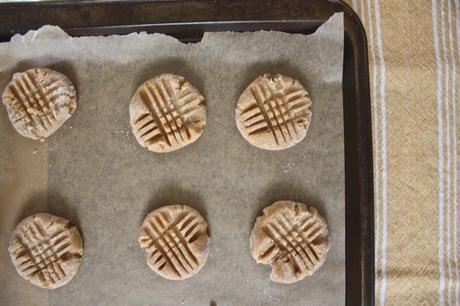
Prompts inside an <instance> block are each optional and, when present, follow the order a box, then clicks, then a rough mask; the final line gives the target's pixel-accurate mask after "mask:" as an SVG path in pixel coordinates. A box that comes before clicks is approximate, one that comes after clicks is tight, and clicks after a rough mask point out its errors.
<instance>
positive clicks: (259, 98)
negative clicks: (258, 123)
mask: <svg viewBox="0 0 460 306" xmlns="http://www.w3.org/2000/svg"><path fill="white" fill-rule="evenodd" d="M250 92H251V94H252V97H253V98H254V101H255V102H256V104H257V107H258V108H259V110H260V112H261V114H262V116H263V117H264V119H265V121H266V122H267V126H268V128H269V129H270V131H271V132H272V134H273V137H274V139H275V142H276V144H279V140H278V136H277V135H276V131H275V128H274V126H273V124H272V121H271V118H270V115H269V114H268V113H267V111H266V109H265V107H264V102H265V95H264V93H263V91H262V89H261V88H260V86H259V85H257V84H255V85H253V86H252V87H251V88H250Z"/></svg>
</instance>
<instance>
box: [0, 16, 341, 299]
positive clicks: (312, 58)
mask: <svg viewBox="0 0 460 306" xmlns="http://www.w3.org/2000/svg"><path fill="white" fill-rule="evenodd" d="M342 58H343V19H342V15H341V14H337V15H335V16H333V17H332V18H331V19H330V20H329V21H328V22H327V23H325V24H324V25H323V26H321V27H320V28H319V29H318V30H317V31H316V33H314V34H312V35H309V36H305V35H293V34H286V33H279V32H254V33H249V32H248V33H231V32H222V33H206V34H205V35H204V37H203V40H202V41H201V42H200V43H196V44H182V43H180V42H179V41H177V40H176V39H175V38H172V37H169V36H165V35H161V34H153V35H148V34H145V33H140V34H137V33H133V34H130V35H126V36H110V37H81V38H72V37H68V36H67V34H65V33H64V32H63V31H62V30H60V29H59V28H57V27H50V26H46V27H43V28H41V29H39V30H38V31H31V32H29V33H27V34H26V35H24V36H15V37H13V39H12V41H11V42H10V43H2V44H0V88H1V89H3V88H4V87H5V86H6V84H7V82H8V81H9V80H10V79H11V77H12V74H13V73H14V72H17V71H24V70H26V69H29V68H32V67H40V66H46V67H49V68H52V69H55V70H58V71H60V72H62V73H64V74H66V75H67V76H68V77H69V78H70V79H71V80H72V81H73V82H74V84H75V86H76V88H77V92H78V95H79V100H78V109H77V111H76V113H75V114H74V115H73V117H72V118H71V119H69V120H68V121H67V122H66V123H65V124H64V126H63V127H62V128H61V129H59V130H58V131H57V132H56V133H55V134H54V135H52V136H51V137H50V138H49V139H47V140H46V141H45V142H44V143H40V142H37V141H32V140H28V139H26V138H23V137H21V136H20V135H19V134H18V133H16V132H15V131H14V129H13V127H12V125H11V124H10V122H9V120H8V117H7V114H6V111H5V109H4V107H3V106H2V107H1V110H0V138H1V147H0V166H1V174H0V212H1V214H0V230H1V232H0V269H1V270H0V283H1V284H2V285H1V286H0V300H1V303H0V304H2V305H182V304H183V305H197V306H198V305H210V304H211V305H219V306H220V305H343V304H344V299H345V197H344V193H345V192H344V185H345V183H344V139H343V138H344V133H343V121H342ZM164 72H171V73H176V74H180V75H183V76H184V77H185V78H186V79H188V80H189V81H190V82H191V83H192V84H193V85H195V86H196V87H197V88H198V89H200V90H201V92H202V93H203V95H204V96H205V98H206V103H207V105H208V123H207V126H206V128H205V130H204V134H203V135H202V137H201V138H200V139H198V141H197V142H195V143H194V144H192V145H189V146H187V147H186V148H184V149H181V150H179V151H175V152H173V153H168V154H155V153H151V152H148V151H147V150H146V149H144V148H142V147H141V146H140V145H138V144H137V142H136V140H135V138H134V136H133V134H132V133H131V131H130V126H129V114H128V104H129V100H130V97H131V96H132V94H133V93H134V91H135V89H136V88H137V86H138V85H139V84H141V83H142V82H143V81H145V80H147V79H149V78H151V77H153V76H155V75H157V74H159V73H164ZM265 72H271V73H283V74H286V75H289V76H291V77H294V78H296V79H298V80H299V81H300V82H301V83H302V84H303V85H304V86H305V87H306V89H307V90H308V91H309V92H310V93H311V99H312V101H313V107H312V111H313V117H312V122H311V125H310V129H309V132H308V135H307V137H306V139H305V140H304V141H303V142H301V143H300V144H298V145H296V146H295V147H293V148H291V149H289V150H285V151H279V152H270V151H264V150H260V149H257V148H255V147H252V146H250V145H249V144H248V143H247V142H246V141H245V140H244V139H243V138H242V137H241V135H240V134H239V132H238V131H237V128H236V125H235V122H234V109H235V106H236V103H237V100H238V97H239V94H240V93H241V92H242V91H243V90H244V88H245V87H246V86H247V85H248V84H249V83H250V82H251V81H252V80H253V79H255V78H256V77H257V76H259V75H260V74H262V73H265ZM281 199H288V200H296V201H300V202H304V203H307V204H309V205H314V206H315V207H317V208H318V209H319V211H320V212H321V213H322V214H323V215H324V216H325V217H326V218H327V222H328V225H329V230H330V243H331V248H330V251H329V254H328V256H327V259H326V262H325V264H324V266H323V267H322V268H321V269H320V270H318V271H317V272H316V273H315V274H314V276H313V277H310V278H307V279H305V280H303V281H300V282H297V283H295V284H292V285H282V284H276V283H272V282H270V280H269V273H270V268H269V267H268V266H263V265H258V264H256V262H255V261H254V259H253V258H252V257H251V255H250V252H249V234H250V231H251V229H252V226H253V223H254V221H255V218H256V216H257V215H259V214H261V210H262V208H263V207H265V206H268V205H270V204H272V203H273V202H274V201H275V200H281ZM177 203H181V204H187V205H190V206H192V207H194V208H195V209H197V210H198V211H200V212H201V214H202V215H203V216H204V217H205V218H206V219H207V221H208V223H209V233H210V236H211V253H210V256H209V258H208V261H207V263H206V265H205V266H204V268H203V269H202V270H201V271H200V272H199V273H198V274H197V275H196V276H194V277H193V278H190V279H188V280H185V281H180V282H174V281H169V280H165V279H163V278H161V277H160V276H158V275H156V274H155V273H154V272H152V271H151V270H150V269H149V268H148V266H147V265H146V263H145V253H144V251H143V250H141V249H140V248H139V246H138V244H137V235H138V232H139V227H140V225H141V223H142V220H143V218H144V217H145V215H146V214H147V213H148V212H150V211H151V210H153V209H155V208H157V207H160V206H163V205H168V204H177ZM39 211H48V212H51V213H54V214H57V215H60V216H63V217H66V218H69V219H70V220H71V222H72V223H73V224H75V225H77V226H78V228H79V229H80V231H81V232H82V235H83V238H84V242H85V254H84V257H83V261H82V265H81V268H80V270H79V272H78V274H77V275H76V277H75V278H74V279H73V280H72V281H71V282H70V283H69V284H68V285H67V286H65V287H62V288H60V289H57V290H54V291H50V292H47V291H46V290H42V289H39V288H36V287H34V286H32V285H30V284H29V283H27V282H26V281H24V280H23V279H22V278H20V276H18V275H17V274H16V272H15V270H14V268H13V266H12V264H11V261H10V259H9V255H8V252H7V243H8V239H9V236H10V234H11V232H12V230H13V228H14V226H15V224H16V223H17V222H18V221H19V220H20V219H22V218H23V217H26V216H28V215H29V214H31V213H35V212H39Z"/></svg>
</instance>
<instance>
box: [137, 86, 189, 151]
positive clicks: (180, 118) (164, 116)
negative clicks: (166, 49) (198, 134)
mask: <svg viewBox="0 0 460 306" xmlns="http://www.w3.org/2000/svg"><path fill="white" fill-rule="evenodd" d="M141 98H142V101H143V103H144V105H145V106H146V107H147V109H148V110H149V112H150V113H151V115H152V117H153V120H154V121H155V122H156V125H157V127H158V129H159V130H160V134H161V135H162V137H163V139H164V140H165V141H166V142H167V144H168V145H169V146H171V145H172V143H171V139H170V137H169V136H170V135H171V136H172V137H173V140H174V141H175V142H176V143H180V142H184V141H185V139H184V135H183V133H184V132H185V136H186V137H187V138H188V139H190V137H191V134H190V131H189V129H188V126H187V125H186V123H185V119H184V112H183V111H182V110H181V108H182V107H184V106H186V104H185V105H182V106H178V105H176V103H175V102H174V98H173V93H172V92H171V89H170V88H169V87H168V85H167V84H165V82H164V81H162V80H161V81H158V82H154V83H153V85H151V86H150V85H146V86H145V89H144V93H142V92H141ZM190 102H193V100H192V101H189V102H188V103H190ZM188 103H187V104H188ZM142 119H143V118H142ZM138 121H139V120H138ZM151 123H152V122H147V123H146V124H145V125H144V126H143V127H145V126H148V125H150V124H151ZM141 128H142V127H141ZM154 129H155V127H153V128H152V129H150V130H147V131H146V132H144V133H143V134H142V135H141V137H143V136H145V135H148V134H150V133H151V132H152V131H153V130H154ZM156 136H157V134H155V133H154V134H153V136H152V137H151V138H149V139H147V141H148V140H151V139H152V138H154V137H156Z"/></svg>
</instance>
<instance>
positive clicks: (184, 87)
mask: <svg viewBox="0 0 460 306" xmlns="http://www.w3.org/2000/svg"><path fill="white" fill-rule="evenodd" d="M129 114H130V123H131V128H132V130H133V133H134V136H136V139H137V141H138V142H139V144H140V145H141V146H143V147H146V148H147V149H148V150H150V151H153V152H158V153H163V152H170V151H174V150H177V149H180V148H182V147H185V146H186V145H188V144H190V143H192V142H194V141H195V140H197V139H198V138H199V137H200V136H201V134H202V133H203V128H204V126H205V125H206V105H205V103H204V97H203V96H202V95H201V93H200V92H199V91H198V89H196V88H195V87H193V85H192V84H190V83H189V82H188V81H187V80H185V79H184V78H183V77H181V76H178V75H174V74H169V73H166V74H161V75H158V76H156V77H154V78H153V79H150V80H148V81H146V82H145V83H143V84H142V85H141V86H139V87H138V88H137V90H136V92H135V93H134V96H133V97H132V99H131V102H130V104H129Z"/></svg>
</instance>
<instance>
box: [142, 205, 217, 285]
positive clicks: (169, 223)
mask: <svg viewBox="0 0 460 306" xmlns="http://www.w3.org/2000/svg"><path fill="white" fill-rule="evenodd" d="M207 227H208V225H207V223H206V221H205V220H204V219H203V217H202V216H201V215H200V213H198V212H197V211H196V210H194V209H192V208H190V207H188V206H185V205H169V206H164V207H161V208H158V209H156V210H154V211H152V212H151V213H149V214H148V215H147V217H145V220H144V223H143V224H142V229H141V232H140V234H139V238H138V242H139V245H140V246H141V248H143V249H145V251H146V252H147V264H148V265H149V267H150V268H151V269H152V270H153V271H155V272H156V273H158V274H159V275H161V276H162V277H164V278H167V279H171V280H183V279H186V278H189V277H191V276H193V275H194V274H196V273H197V272H198V271H199V270H200V269H201V268H202V267H203V266H204V264H205V263H206V259H207V258H208V253H209V244H210V238H209V237H208V234H207V232H206V230H207Z"/></svg>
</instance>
